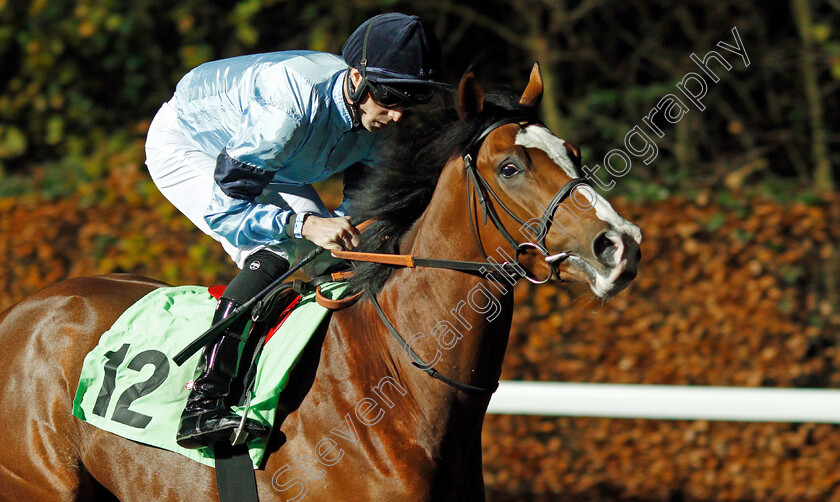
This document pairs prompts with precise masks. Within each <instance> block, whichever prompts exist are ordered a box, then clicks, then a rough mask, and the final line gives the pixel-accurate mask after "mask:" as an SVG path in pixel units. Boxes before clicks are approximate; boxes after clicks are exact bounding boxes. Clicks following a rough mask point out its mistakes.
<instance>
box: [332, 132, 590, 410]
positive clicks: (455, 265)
mask: <svg viewBox="0 0 840 502" xmlns="http://www.w3.org/2000/svg"><path fill="white" fill-rule="evenodd" d="M514 123H515V124H519V125H520V127H527V126H528V125H531V124H536V122H534V121H533V120H532V119H530V118H526V117H521V116H512V117H507V118H504V119H501V120H498V121H496V122H493V123H492V124H490V125H489V126H487V127H485V128H484V130H483V131H482V132H481V134H479V135H478V136H477V137H476V139H475V140H473V141H472V142H471V143H470V144H469V146H468V147H467V148H466V149H465V150H464V151H463V154H462V160H463V161H464V169H465V171H466V176H467V195H468V196H467V204H468V206H469V208H468V211H469V218H470V228H471V230H472V234H473V238H474V239H475V242H476V244H477V245H478V249H479V250H480V251H481V254H482V256H484V259H485V261H483V262H470V261H461V260H440V259H432V258H415V257H413V256H411V255H392V254H383V253H361V252H355V251H333V252H332V254H333V256H335V257H337V258H344V259H348V260H354V261H368V262H377V263H387V264H391V265H397V266H405V267H412V268H413V267H431V268H443V269H449V270H459V271H462V272H467V273H471V274H476V275H479V274H483V276H484V277H486V278H488V279H493V280H496V281H498V282H501V281H503V280H506V279H504V278H502V277H500V276H501V274H505V273H507V274H509V275H513V273H517V272H516V271H517V270H524V267H521V265H520V264H519V262H518V260H519V256H520V255H521V254H523V253H525V252H527V251H528V250H532V249H536V250H537V251H539V252H541V253H542V254H547V251H546V247H545V239H546V235H547V234H548V228H549V226H550V225H551V224H552V222H553V221H554V213H555V211H556V210H557V208H558V207H559V206H560V204H562V203H563V201H564V200H566V199H567V198H568V197H569V195H571V193H572V191H573V190H574V189H575V188H577V187H578V186H580V185H587V186H590V185H589V183H588V182H587V181H586V180H584V179H580V178H577V179H572V180H570V181H568V182H567V183H566V184H564V185H563V186H562V187H561V188H560V190H558V191H557V193H555V194H554V197H552V198H551V202H549V204H548V207H547V208H546V209H545V211H543V213H542V215H540V218H539V220H538V221H539V224H540V227H539V228H540V232H539V235H537V236H536V237H537V238H536V243H534V242H522V243H520V242H517V241H516V239H515V238H514V237H513V236H512V235H511V233H510V231H508V229H507V228H506V227H505V225H504V223H503V222H502V220H501V219H500V218H499V214H498V212H497V211H496V208H495V205H496V204H498V206H499V207H501V208H502V210H504V212H505V213H507V214H508V215H509V216H510V217H511V218H513V220H514V221H516V222H517V223H519V224H520V225H522V226H526V225H528V223H527V222H525V221H523V220H522V219H521V218H520V217H518V216H517V215H516V214H515V213H514V212H513V211H511V210H510V208H508V207H507V206H506V205H505V204H504V202H502V200H501V199H500V198H499V196H498V195H497V194H496V192H495V191H493V188H492V187H491V186H490V184H489V183H487V181H486V180H485V179H484V178H483V177H482V176H481V174H480V173H479V172H478V170H477V169H476V165H475V160H474V159H475V158H476V156H477V154H478V150H479V149H480V148H481V145H482V143H483V142H484V139H486V138H487V136H488V135H490V133H491V132H493V131H494V130H496V129H497V128H499V127H502V126H504V125H507V124H514ZM523 124H525V125H524V126H523ZM470 186H472V187H473V190H472V192H471V191H470ZM471 194H474V195H473V196H474V197H476V198H477V199H478V202H479V204H480V205H481V209H482V215H483V223H484V224H486V223H487V217H488V216H489V217H490V221H491V222H492V223H493V226H494V227H496V230H498V231H499V233H500V234H501V235H502V236H503V237H504V238H505V240H507V241H508V243H510V245H511V246H512V247H513V252H514V261H515V262H516V263H509V262H504V263H503V264H502V265H501V267H500V268H501V269H502V270H501V271H499V270H492V271H490V272H488V268H493V267H490V266H489V264H490V262H489V257H488V256H487V253H486V252H485V250H484V247H483V246H482V244H481V240H480V239H479V237H478V232H477V231H476V228H475V224H474V223H473V221H474V220H476V219H477V217H478V215H476V214H474V211H473V204H471V203H470V200H471ZM488 194H489V196H490V197H491V198H492V200H491V199H490V198H488ZM493 201H495V203H494V202H493ZM569 256H571V254H570V253H568V252H566V251H563V252H560V253H557V254H554V255H551V256H546V261H547V262H548V263H549V269H550V273H549V276H548V278H546V279H544V280H538V279H536V278H535V277H532V276H530V274H528V273H527V272H526V278H527V279H528V280H529V281H531V282H532V283H534V284H542V283H545V282H547V281H549V280H550V279H551V278H552V277H553V276H555V275H557V272H556V270H555V265H556V264H559V263H560V262H562V261H563V260H565V259H566V258H568V257H569ZM558 279H559V276H558ZM360 294H361V292H360V293H357V294H356V297H358V295H360ZM368 296H369V297H370V299H371V301H372V302H373V306H374V308H375V310H376V313H377V314H378V315H379V318H380V319H381V320H382V323H383V324H384V325H385V327H386V328H387V329H388V331H389V332H390V333H391V335H393V336H394V339H395V340H396V341H397V343H399V344H400V346H402V348H403V350H404V351H405V352H406V354H408V355H409V356H410V357H411V358H412V359H413V361H412V365H414V366H415V367H416V368H418V369H421V370H423V371H425V372H426V373H428V374H429V375H430V376H431V377H433V378H435V379H437V380H440V381H442V382H444V383H446V384H447V385H449V386H451V387H454V388H455V389H458V390H460V391H463V392H466V393H470V394H492V393H493V392H495V391H496V389H497V388H498V386H499V384H498V382H497V383H496V384H495V385H493V386H491V387H477V386H474V385H469V384H464V383H461V382H458V381H455V380H452V379H451V378H448V377H446V376H444V375H442V374H440V373H439V372H438V371H437V370H435V369H434V368H433V367H432V366H431V365H429V364H426V363H425V362H424V361H423V359H422V358H421V357H420V356H419V355H417V353H415V352H414V350H412V348H411V345H410V344H409V343H407V342H406V341H405V339H404V338H403V337H402V336H401V335H400V334H399V332H398V331H397V330H396V328H394V325H393V324H391V322H390V321H389V320H388V317H387V316H386V315H385V312H383V310H382V307H381V306H380V305H379V302H378V300H377V299H376V295H374V294H373V293H370V292H368ZM354 299H355V298H354Z"/></svg>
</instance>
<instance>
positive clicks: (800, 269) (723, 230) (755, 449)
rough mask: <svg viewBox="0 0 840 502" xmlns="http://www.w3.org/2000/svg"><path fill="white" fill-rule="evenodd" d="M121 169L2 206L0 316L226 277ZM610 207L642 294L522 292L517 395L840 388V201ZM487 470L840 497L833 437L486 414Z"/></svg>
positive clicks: (571, 490) (501, 479)
mask: <svg viewBox="0 0 840 502" xmlns="http://www.w3.org/2000/svg"><path fill="white" fill-rule="evenodd" d="M140 146H141V144H138V145H135V147H137V148H139V147H140ZM109 162H110V163H111V164H112V166H113V167H112V169H111V171H110V172H109V174H108V176H107V178H106V179H104V180H102V181H101V182H100V183H96V184H92V185H85V187H83V190H81V191H80V193H77V194H75V195H73V196H70V197H67V198H61V199H56V200H52V201H45V200H44V199H43V198H42V197H39V196H36V195H27V196H22V197H18V198H6V199H2V200H0V257H2V258H3V259H2V261H0V263H2V271H1V272H0V283H2V284H0V309H3V308H6V307H8V306H10V305H11V304H12V303H13V302H14V301H17V300H19V299H21V298H22V297H23V296H24V295H27V294H29V293H32V292H34V291H35V290H37V289H38V288H40V287H43V286H45V285H47V284H50V283H52V282H55V281H57V280H60V279H63V278H66V277H71V276H81V275H93V274H101V273H109V272H131V273H139V274H144V275H148V276H151V277H154V278H157V279H162V280H165V281H167V282H170V283H172V284H185V283H197V284H208V285H209V284H212V283H218V282H223V281H226V280H228V279H230V277H231V276H232V274H233V273H234V272H235V267H234V265H233V264H232V263H231V262H230V261H229V259H228V258H227V257H226V255H225V254H224V252H223V251H222V249H221V246H219V245H218V244H217V243H215V242H214V241H212V239H210V238H209V237H207V236H205V235H203V234H201V233H200V232H199V231H198V230H196V229H195V228H194V227H193V225H192V224H191V223H190V222H189V221H187V220H186V219H185V218H184V217H183V216H181V215H180V214H178V213H177V211H176V210H175V209H174V208H173V207H172V206H171V204H169V203H168V202H167V201H166V200H165V199H163V197H162V196H161V195H160V194H159V193H158V192H157V190H156V189H155V187H154V186H153V185H152V184H151V182H150V181H149V179H148V177H147V175H146V174H144V173H143V172H142V171H141V169H140V168H139V167H138V166H137V165H136V163H133V162H131V161H129V157H121V156H120V155H113V156H111V157H110V158H109ZM332 199H335V197H328V199H327V200H328V204H334V203H336V202H337V201H335V200H332ZM614 202H616V206H617V208H618V209H619V211H620V212H621V213H622V214H623V215H625V216H627V217H628V218H629V219H631V220H632V221H634V222H636V223H638V224H639V225H640V226H641V227H642V229H643V232H644V240H643V242H642V245H643V246H642V252H643V261H642V268H641V269H640V272H639V276H638V278H637V279H636V281H635V282H634V283H633V284H632V285H631V286H630V287H629V289H628V290H627V291H625V292H623V293H622V294H620V295H619V296H618V297H617V298H615V299H613V300H612V301H610V302H609V303H608V304H606V305H601V304H600V303H599V302H594V301H593V300H591V299H590V298H591V296H590V295H588V294H585V292H584V291H583V289H581V288H578V287H570V286H562V287H551V286H542V287H533V286H530V285H526V284H524V283H523V284H520V285H518V286H517V287H518V288H519V289H518V292H517V296H516V313H515V317H514V329H513V332H512V333H511V340H510V346H509V349H508V355H507V359H506V361H505V367H504V374H503V378H504V379H511V380H513V379H515V380H554V381H576V382H611V383H649V384H691V385H725V386H726V385H732V386H751V387H754V386H767V387H838V386H840V371H837V368H838V366H840V351H839V350H838V347H837V339H838V334H840V309H838V304H837V303H835V300H833V299H832V295H836V291H831V288H832V285H833V283H834V280H835V279H836V277H837V272H836V271H837V268H836V267H837V265H836V264H837V260H838V256H837V248H836V243H837V242H840V198H836V197H835V198H829V199H826V200H825V201H823V202H811V203H805V202H796V201H789V202H787V203H779V202H773V201H770V200H766V199H761V198H759V197H752V198H749V199H743V200H741V201H740V202H739V201H734V202H733V201H729V202H727V203H723V202H716V201H715V197H714V196H713V195H712V196H709V194H702V193H701V194H700V195H699V196H698V197H696V198H695V199H692V200H689V199H685V198H683V199H671V200H667V201H664V202H647V203H632V204H631V203H630V202H628V201H626V200H618V201H614ZM832 267H834V268H832ZM832 274H833V275H832ZM826 278H828V279H829V280H826ZM484 461H485V466H486V468H485V471H486V478H487V485H488V493H489V495H490V497H491V500H493V501H497V502H498V501H508V500H511V501H512V500H570V499H571V500H616V499H625V500H827V499H830V498H837V497H840V469H838V466H839V465H840V435H838V434H837V427H835V426H830V425H815V424H737V423H724V422H720V423H711V422H705V421H697V422H686V421H674V422H666V421H651V420H618V419H616V420H612V419H587V418H565V417H558V418H545V417H523V416H488V418H487V421H486V427H485V432H484Z"/></svg>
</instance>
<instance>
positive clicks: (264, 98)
mask: <svg viewBox="0 0 840 502" xmlns="http://www.w3.org/2000/svg"><path fill="white" fill-rule="evenodd" d="M439 67H440V45H439V43H438V41H437V39H436V38H435V37H434V34H432V33H431V32H429V31H426V30H425V29H424V27H423V24H422V23H421V21H420V20H419V18H417V17H416V16H408V15H405V14H399V13H389V14H382V15H379V16H376V17H374V18H372V19H369V20H367V21H365V22H364V23H363V24H362V25H361V26H359V28H357V29H356V31H355V32H353V34H352V35H351V36H350V38H349V39H348V40H347V42H346V43H345V44H344V47H343V48H342V57H339V56H337V55H333V54H326V53H320V52H312V51H288V52H274V53H268V54H254V55H248V56H240V57H234V58H230V59H224V60H220V61H213V62H210V63H206V64H203V65H201V66H199V67H197V68H195V69H194V70H192V71H191V72H189V73H188V74H187V75H186V76H185V77H184V78H183V79H182V80H181V81H180V82H179V83H178V86H177V88H176V90H175V94H174V96H173V97H172V99H171V100H170V101H169V102H167V103H164V104H163V106H162V107H161V109H160V110H159V111H158V113H157V115H156V116H155V118H154V120H153V121H152V124H151V126H150V127H149V134H148V138H147V141H146V157H147V159H146V164H147V166H148V168H149V172H150V173H151V176H152V179H153V180H154V182H155V185H157V187H158V188H159V189H160V191H161V192H162V193H163V195H164V196H165V197H166V198H167V199H168V200H169V201H170V202H172V204H174V205H175V207H177V208H178V209H179V210H180V211H181V212H182V213H183V214H184V215H186V216H187V217H188V218H189V219H190V221H192V222H193V223H194V224H195V225H196V226H197V227H198V228H200V229H201V230H202V231H203V232H204V233H206V234H208V235H210V236H211V237H213V238H214V239H216V240H217V241H219V242H221V244H222V246H223V247H224V248H225V250H226V251H227V252H228V253H229V254H230V256H231V257H232V258H233V260H234V261H235V262H236V264H237V265H238V266H239V268H241V269H242V270H241V271H240V272H239V274H238V275H237V276H236V277H235V278H234V279H233V281H231V283H230V284H229V285H228V286H227V288H226V289H225V292H224V294H223V296H222V298H221V300H220V301H219V306H218V308H217V309H216V313H215V315H214V318H213V324H215V323H217V322H219V321H221V320H222V319H224V318H225V317H227V316H228V315H230V313H231V312H232V311H233V310H235V309H236V307H238V306H239V305H242V304H244V303H245V302H247V301H248V300H250V299H251V298H253V297H254V296H255V295H256V294H257V293H258V292H260V291H261V290H262V289H264V288H265V287H266V286H268V285H269V284H271V283H272V282H273V281H274V280H275V279H276V278H278V277H279V276H280V275H282V274H283V273H284V272H286V271H287V270H288V269H289V267H290V265H289V264H290V263H292V262H294V260H295V259H296V257H299V256H301V255H302V254H303V253H305V252H306V251H307V249H305V248H306V246H308V247H309V249H312V248H313V246H321V247H324V248H327V249H335V250H342V249H347V250H349V249H352V248H354V247H355V246H357V245H358V243H359V232H358V230H357V229H356V228H355V227H354V226H353V224H352V223H351V222H350V218H349V216H347V214H346V212H347V207H346V199H345V201H344V202H342V204H341V206H340V207H339V208H338V209H337V210H336V212H335V215H333V214H331V213H330V212H329V210H328V209H327V208H326V207H325V206H324V204H323V202H322V201H321V199H320V198H319V196H318V194H317V193H316V192H315V190H314V189H313V188H312V186H311V184H312V183H315V182H316V181H320V180H323V179H326V178H327V177H329V176H330V175H332V174H334V173H337V172H339V171H343V170H345V169H347V168H349V167H351V166H353V165H355V164H357V163H366V162H370V161H372V160H373V159H374V154H375V152H376V149H377V139H378V138H377V137H376V135H375V133H377V132H378V131H380V130H382V129H384V128H386V127H388V126H389V125H391V124H393V123H396V122H398V121H399V120H400V118H401V117H402V115H403V112H404V110H405V107H408V106H411V105H414V104H419V103H423V102H426V101H428V100H429V99H430V98H431V96H432V93H433V91H434V90H435V89H436V88H437V87H439V86H440V85H441V84H439V83H438V82H437V80H436V79H437V78H438V77H437V74H438V72H439ZM322 256H323V255H322ZM246 323H247V317H246V316H243V317H242V320H241V321H239V320H237V322H235V323H234V324H233V326H231V327H230V328H229V329H228V330H226V331H225V332H224V333H223V334H222V335H221V336H220V337H219V338H218V339H217V340H215V341H213V342H210V343H209V344H208V345H207V346H206V347H205V348H204V351H203V353H202V355H201V358H200V361H199V364H198V369H197V371H196V375H197V376H196V378H195V380H194V382H193V385H192V390H191V393H190V396H189V398H188V400H187V405H186V408H185V410H184V412H183V414H182V416H181V423H180V427H179V431H178V435H177V441H178V444H179V445H181V446H183V447H185V448H199V447H202V446H206V445H210V444H212V443H214V442H216V441H221V440H226V439H227V437H228V436H229V434H230V432H231V430H232V429H234V428H236V427H237V426H238V425H239V422H240V420H241V419H240V417H238V416H237V415H235V414H234V413H233V412H232V411H231V410H230V409H229V408H228V407H227V406H226V405H225V403H224V401H225V398H226V397H227V395H228V393H229V391H230V385H231V382H232V380H233V379H234V378H235V377H236V374H237V370H238V355H239V348H240V344H241V342H243V339H242V336H241V333H242V331H243V328H244V325H245V324H246ZM247 427H248V431H249V432H250V433H251V434H253V435H255V436H262V435H266V434H268V433H269V430H268V429H267V428H266V426H264V425H263V424H260V423H258V422H257V421H254V420H251V419H248V422H247Z"/></svg>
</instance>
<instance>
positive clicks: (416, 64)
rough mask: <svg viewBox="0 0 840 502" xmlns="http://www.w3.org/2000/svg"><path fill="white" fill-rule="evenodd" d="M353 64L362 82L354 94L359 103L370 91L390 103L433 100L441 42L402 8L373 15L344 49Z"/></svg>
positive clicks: (388, 104) (354, 33)
mask: <svg viewBox="0 0 840 502" xmlns="http://www.w3.org/2000/svg"><path fill="white" fill-rule="evenodd" d="M341 55H342V56H343V57H344V61H345V62H346V63H347V65H348V66H350V67H352V68H356V69H358V70H359V72H360V73H361V75H362V82H361V84H360V85H359V86H358V88H356V89H354V90H353V92H352V93H351V96H350V98H351V100H352V101H353V102H354V103H355V102H358V101H359V99H360V98H362V97H363V96H364V93H365V92H370V93H371V96H372V97H373V100H374V101H376V102H377V103H380V104H382V105H383V106H386V107H392V106H400V105H410V104H416V103H424V102H426V101H428V100H429V99H431V97H432V94H433V92H434V90H435V88H437V87H442V86H444V84H442V83H441V82H438V81H437V80H436V79H437V78H438V74H439V73H440V60H441V54H440V43H439V42H438V40H437V38H436V37H435V35H434V34H433V33H432V32H431V31H427V30H426V29H425V28H424V27H423V23H421V21H420V18H419V17H417V16H409V15H406V14H400V13H398V12H391V13H387V14H380V15H378V16H376V17H373V18H371V19H368V20H367V21H365V22H364V23H362V24H361V26H359V27H358V28H356V31H354V32H353V34H352V35H350V38H348V39H347V42H345V44H344V47H343V48H342V49H341Z"/></svg>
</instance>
